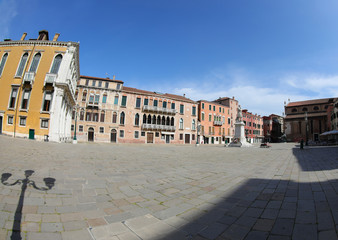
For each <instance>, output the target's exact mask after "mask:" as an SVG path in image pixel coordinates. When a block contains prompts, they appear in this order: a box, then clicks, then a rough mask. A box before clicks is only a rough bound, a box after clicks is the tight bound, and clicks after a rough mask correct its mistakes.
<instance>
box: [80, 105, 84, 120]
mask: <svg viewBox="0 0 338 240" xmlns="http://www.w3.org/2000/svg"><path fill="white" fill-rule="evenodd" d="M83 119H84V110H83V108H82V109H81V111H80V120H81V121H83Z"/></svg>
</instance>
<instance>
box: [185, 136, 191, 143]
mask: <svg viewBox="0 0 338 240" xmlns="http://www.w3.org/2000/svg"><path fill="white" fill-rule="evenodd" d="M185 144H190V134H185Z"/></svg>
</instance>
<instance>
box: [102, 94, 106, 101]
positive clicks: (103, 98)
mask: <svg viewBox="0 0 338 240" xmlns="http://www.w3.org/2000/svg"><path fill="white" fill-rule="evenodd" d="M102 103H107V94H103V97H102Z"/></svg>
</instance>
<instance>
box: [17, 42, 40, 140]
mask: <svg viewBox="0 0 338 240" xmlns="http://www.w3.org/2000/svg"><path fill="white" fill-rule="evenodd" d="M35 45H36V43H34V44H33V48H32V50H31V51H32V52H31V54H30V55H29V57H28V59H27V62H26V66H25V69H24V71H23V72H22V76H21V83H20V87H19V91H18V94H17V100H16V104H15V113H14V137H15V134H16V122H17V118H18V104H19V101H20V100H19V96H20V95H21V92H22V87H23V81H22V79H23V78H24V76H25V73H26V70H27V68H28V63H29V62H30V60H31V58H32V55H34V50H35ZM20 62H21V59H20ZM20 62H19V64H20Z"/></svg>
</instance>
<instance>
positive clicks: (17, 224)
mask: <svg viewBox="0 0 338 240" xmlns="http://www.w3.org/2000/svg"><path fill="white" fill-rule="evenodd" d="M33 173H34V171H33V170H26V171H25V178H24V179H18V180H16V181H15V182H14V183H8V182H7V180H8V179H9V178H10V177H11V176H12V174H11V173H3V174H2V175H1V183H2V184H3V185H5V186H14V185H17V184H19V185H20V184H22V186H21V193H20V198H19V202H18V206H17V208H16V211H15V215H14V222H13V228H12V235H11V240H21V239H22V238H21V220H22V208H23V203H24V198H25V192H26V189H27V187H28V186H32V187H33V188H35V189H37V190H39V191H48V190H50V189H52V187H54V184H55V178H49V177H48V178H44V179H43V181H44V182H45V185H46V187H38V186H36V184H35V182H34V181H33V180H30V179H29V177H30V176H32V174H33Z"/></svg>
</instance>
